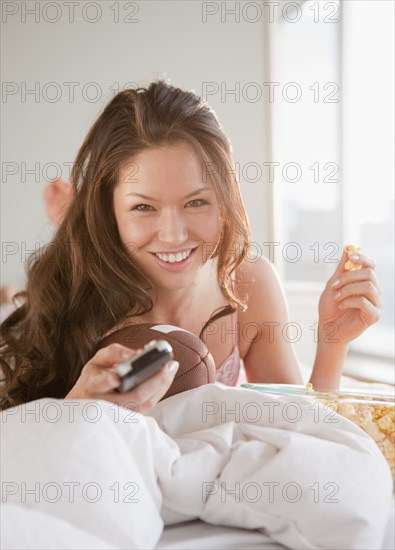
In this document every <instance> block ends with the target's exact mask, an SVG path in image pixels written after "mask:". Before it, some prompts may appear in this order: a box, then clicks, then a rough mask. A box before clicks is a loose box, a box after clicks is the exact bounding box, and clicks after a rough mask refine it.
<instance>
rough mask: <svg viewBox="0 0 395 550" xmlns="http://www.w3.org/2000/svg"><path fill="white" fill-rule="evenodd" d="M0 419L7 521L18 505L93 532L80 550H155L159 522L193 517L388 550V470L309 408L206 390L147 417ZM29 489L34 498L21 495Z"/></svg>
mask: <svg viewBox="0 0 395 550" xmlns="http://www.w3.org/2000/svg"><path fill="white" fill-rule="evenodd" d="M27 411H33V413H31V414H26V413H27ZM232 411H233V412H232ZM317 411H318V413H317ZM270 413H272V416H271V415H270ZM317 414H318V418H317ZM1 416H2V418H1V421H2V423H1V432H2V449H1V450H2V457H1V477H2V503H3V504H2V508H3V513H4V510H7V508H8V509H9V507H10V506H11V505H12V506H13V507H14V511H15V509H16V507H17V508H19V509H20V508H21V507H22V508H24V509H26V508H29V509H30V510H32V509H33V510H34V511H35V512H37V513H41V514H46V515H49V516H51V517H53V518H55V519H54V522H55V523H59V522H61V521H63V522H66V523H68V524H70V525H71V526H72V527H73V528H74V529H76V530H77V531H78V530H81V531H83V532H85V534H84V536H85V537H86V539H87V541H88V542H86V545H85V546H83V545H80V547H81V548H85V547H86V548H88V547H89V536H91V537H97V538H98V539H100V540H102V541H104V543H105V545H107V546H103V547H109V548H111V547H116V548H154V547H155V545H156V544H157V543H158V541H159V539H160V536H161V533H162V529H163V525H164V523H165V524H167V525H171V524H174V523H177V522H184V521H189V520H191V519H195V518H200V519H202V520H204V521H206V522H208V523H212V524H214V525H229V526H232V527H243V528H248V529H263V530H264V531H263V532H264V533H265V534H266V535H268V536H270V537H271V539H272V540H273V541H276V542H278V543H280V544H283V545H284V546H285V547H287V548H295V549H296V548H297V549H303V548H305V549H310V548H328V549H329V548H342V549H349V548H350V549H352V548H353V549H354V548H355V549H357V548H364V549H370V548H372V549H373V548H380V547H381V545H382V542H383V538H384V534H385V528H386V523H387V518H388V516H389V513H390V509H391V496H392V479H391V473H390V469H389V467H388V465H387V463H386V461H385V459H384V457H383V456H382V454H381V453H380V451H379V449H378V448H377V446H376V444H375V443H374V441H373V440H372V439H371V438H370V437H369V436H368V435H366V434H365V433H364V432H363V431H362V430H361V429H360V428H358V427H357V426H355V425H354V424H353V423H351V422H349V421H348V420H346V419H344V418H342V417H340V416H338V415H335V414H333V413H330V411H328V410H324V408H323V407H322V406H318V405H317V407H313V408H311V406H310V403H308V402H306V401H305V399H304V398H302V397H298V398H295V397H292V399H290V398H289V397H286V396H280V397H276V396H269V395H263V394H260V393H259V392H255V391H254V390H247V389H241V388H229V387H225V386H222V385H215V384H210V385H206V386H202V387H201V388H197V389H195V390H190V391H189V392H185V393H183V394H179V395H176V396H173V397H171V398H169V399H167V400H165V401H163V402H161V403H159V404H158V405H157V406H156V407H155V408H154V410H153V412H152V414H151V417H149V416H142V415H140V414H137V413H132V412H130V411H127V410H126V409H123V408H119V407H117V406H114V405H112V404H111V403H108V402H106V401H98V402H93V401H63V400H52V399H41V400H38V401H34V402H31V403H28V404H26V405H21V406H19V407H17V408H15V409H10V410H8V411H4V412H3V413H2V415H1ZM294 420H297V421H294ZM24 484H25V485H24ZM46 484H48V485H46ZM70 484H74V498H73V499H71V498H70V494H71V489H70V487H71V485H70ZM221 484H222V485H221ZM264 484H266V485H264ZM268 484H277V485H272V487H273V490H274V493H273V495H272V497H273V498H269V497H270V495H269V485H268ZM287 484H288V485H287ZM237 487H239V489H238V490H237ZM32 488H34V489H35V490H36V494H37V495H38V496H37V498H36V499H35V498H34V497H33V496H32V495H31V494H27V495H24V491H25V490H26V489H30V490H31V489H32ZM259 488H262V491H261V494H260V495H259V494H257V490H258V489H259ZM295 488H296V489H298V488H299V491H300V495H299V497H300V498H299V499H296V500H295V498H294V497H295ZM286 489H289V490H286ZM232 491H233V494H232ZM235 491H236V492H235ZM283 491H285V492H284V493H283ZM25 492H26V491H25ZM284 495H285V496H284ZM23 497H24V498H23ZM314 497H315V498H314ZM56 498H58V500H57V502H51V501H53V500H56ZM95 498H96V502H94V500H95ZM133 499H135V500H137V502H130V501H131V500H133ZM36 500H37V501H36ZM71 500H72V501H71ZM292 500H294V501H293V502H292ZM314 500H316V502H315V501H314ZM9 513H10V514H11V516H12V510H11V511H10V512H9ZM3 526H4V523H3ZM19 530H20V525H19V526H18V527H17V526H16V525H14V526H13V527H10V525H9V524H8V525H7V528H6V529H4V527H3V529H2V544H1V547H2V548H4V549H6V548H16V547H18V536H19V535H18V531H19ZM12 545H13V546H12ZM19 547H20V548H23V547H24V546H22V545H19ZM59 547H62V546H59ZM72 547H77V546H70V548H72Z"/></svg>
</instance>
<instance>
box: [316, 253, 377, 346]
mask: <svg viewBox="0 0 395 550" xmlns="http://www.w3.org/2000/svg"><path fill="white" fill-rule="evenodd" d="M361 252H362V249H361V248H356V247H354V246H353V245H347V246H346V247H344V250H343V255H342V257H341V259H340V262H339V265H338V266H337V269H336V271H335V273H334V274H333V275H332V277H331V278H330V279H329V281H328V282H327V285H326V287H325V289H324V291H323V293H322V294H321V297H320V301H319V306H318V309H319V330H320V336H319V339H320V340H321V341H324V342H332V343H340V344H343V345H346V344H348V343H349V342H351V341H352V340H354V339H355V338H357V337H358V336H359V335H360V334H361V333H362V332H364V331H365V330H366V329H367V328H368V327H369V326H370V325H372V324H373V323H375V322H376V321H378V320H379V319H380V309H381V305H382V301H381V290H380V286H379V283H378V281H377V278H376V275H375V273H374V268H375V263H374V261H373V260H372V259H371V258H369V257H368V256H366V255H363V254H362V253H361ZM325 338H326V340H325Z"/></svg>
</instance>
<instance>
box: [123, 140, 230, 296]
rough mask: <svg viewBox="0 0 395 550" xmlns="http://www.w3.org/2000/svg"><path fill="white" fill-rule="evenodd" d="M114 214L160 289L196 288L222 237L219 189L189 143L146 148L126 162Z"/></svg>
mask: <svg viewBox="0 0 395 550" xmlns="http://www.w3.org/2000/svg"><path fill="white" fill-rule="evenodd" d="M114 210H115V218H116V221H117V225H118V229H119V233H120V236H121V240H122V242H123V243H124V245H125V246H126V248H127V250H128V251H129V253H130V254H131V255H133V258H134V259H136V260H137V261H138V262H139V264H140V266H141V268H142V269H143V271H144V272H145V273H146V274H147V275H148V277H149V278H150V279H151V281H152V282H153V283H154V285H155V286H157V287H162V288H169V289H176V288H182V287H186V286H188V285H189V284H192V283H193V282H194V281H195V279H196V275H197V273H198V271H199V269H200V268H201V267H202V266H203V265H204V264H205V263H206V262H207V260H208V258H209V257H210V255H211V253H212V252H213V250H214V248H215V245H216V243H217V240H218V237H219V232H220V211H219V206H218V201H217V198H216V195H215V191H214V188H213V187H212V184H211V182H210V181H209V178H208V177H205V172H204V166H203V161H202V160H201V159H200V157H199V156H198V155H197V154H196V152H195V150H194V148H193V147H192V146H191V145H189V144H188V143H179V144H174V145H166V146H162V147H158V148H156V149H153V150H146V151H143V152H141V153H139V154H138V155H136V156H134V157H133V158H131V159H130V160H129V162H126V163H124V164H123V165H122V166H121V167H120V178H119V183H118V185H117V186H116V188H115V190H114Z"/></svg>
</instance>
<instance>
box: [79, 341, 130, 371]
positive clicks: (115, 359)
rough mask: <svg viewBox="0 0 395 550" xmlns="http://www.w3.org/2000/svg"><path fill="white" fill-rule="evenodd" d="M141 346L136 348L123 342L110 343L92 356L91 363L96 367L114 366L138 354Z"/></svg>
mask: <svg viewBox="0 0 395 550" xmlns="http://www.w3.org/2000/svg"><path fill="white" fill-rule="evenodd" d="M140 350H141V348H139V349H137V350H134V349H131V348H128V347H126V346H122V345H121V344H110V345H109V346H106V347H105V348H102V349H99V351H98V352H97V353H96V354H95V355H94V356H93V357H92V359H91V360H90V361H89V364H90V365H92V366H96V367H105V368H109V367H113V366H115V365H116V364H118V363H122V362H123V361H125V360H126V359H128V358H129V357H132V356H133V355H136V353H138V352H139V351H140Z"/></svg>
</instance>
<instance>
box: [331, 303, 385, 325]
mask: <svg viewBox="0 0 395 550" xmlns="http://www.w3.org/2000/svg"><path fill="white" fill-rule="evenodd" d="M338 307H339V308H340V309H342V310H345V309H359V310H360V315H361V319H362V321H363V323H364V324H366V325H371V324H373V323H375V322H376V321H378V320H379V319H380V310H379V309H378V308H377V307H375V306H374V305H373V304H372V303H371V302H370V301H369V300H368V299H367V298H365V297H364V296H361V297H360V296H358V297H357V296H353V297H351V298H346V299H345V300H344V301H343V302H341V303H340V304H339V306H338Z"/></svg>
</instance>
